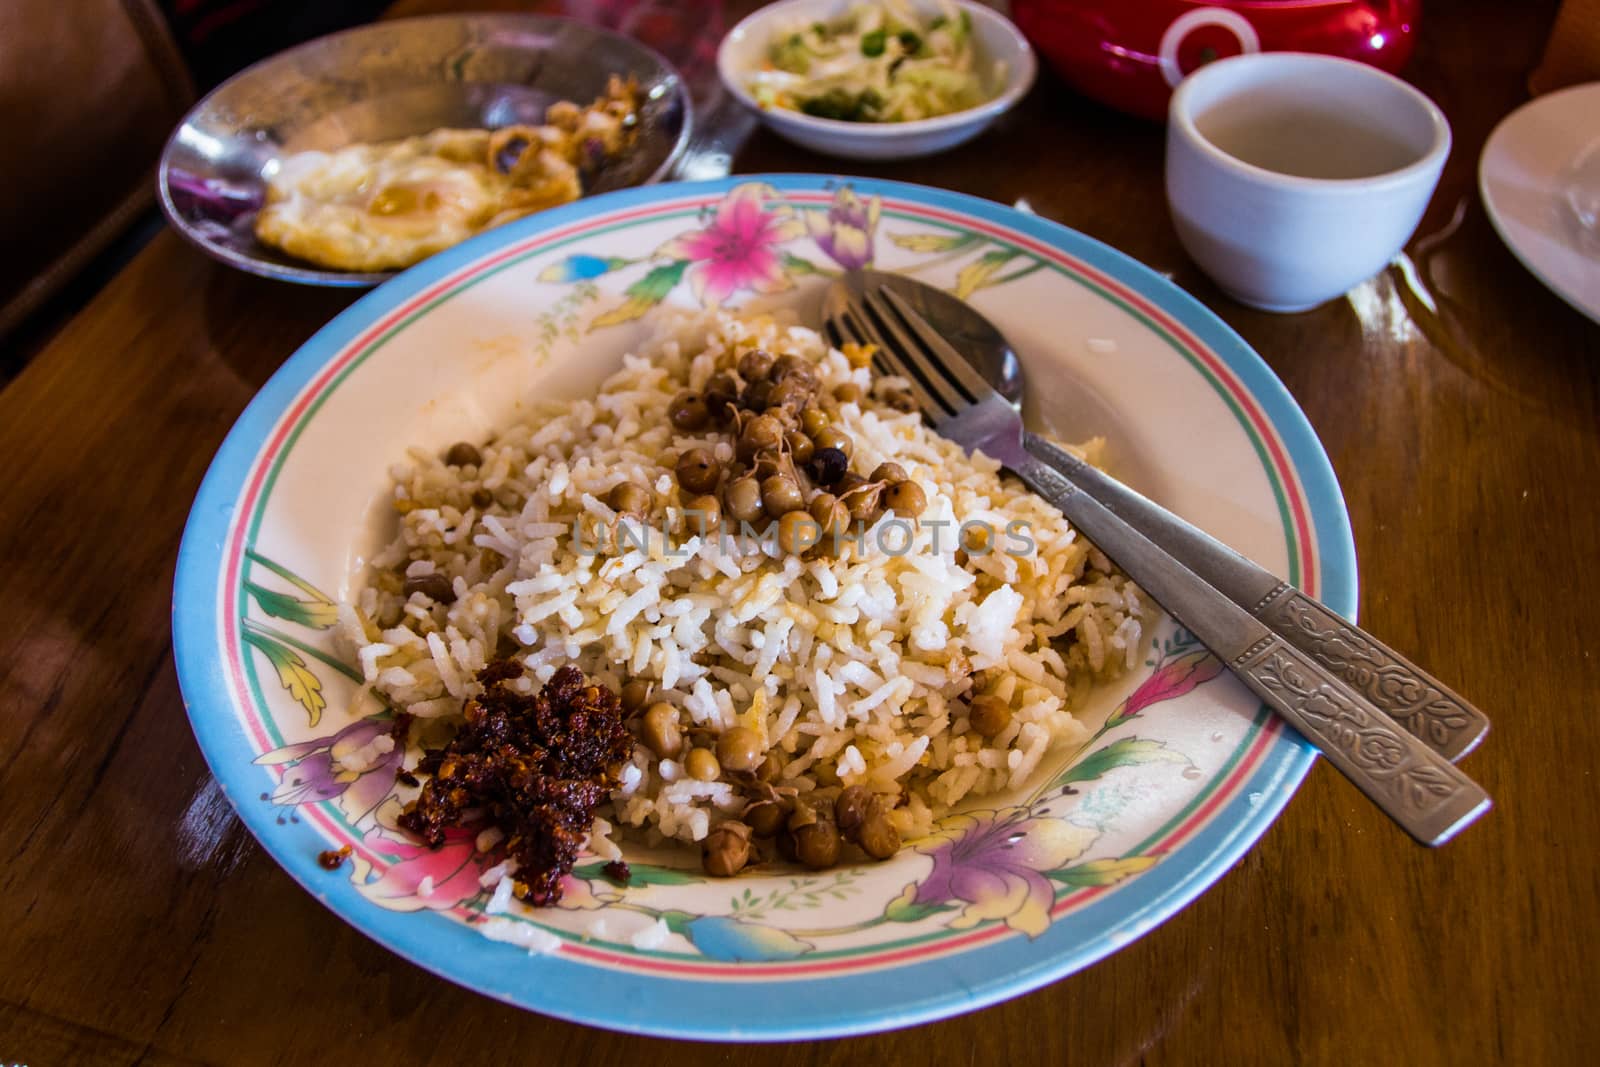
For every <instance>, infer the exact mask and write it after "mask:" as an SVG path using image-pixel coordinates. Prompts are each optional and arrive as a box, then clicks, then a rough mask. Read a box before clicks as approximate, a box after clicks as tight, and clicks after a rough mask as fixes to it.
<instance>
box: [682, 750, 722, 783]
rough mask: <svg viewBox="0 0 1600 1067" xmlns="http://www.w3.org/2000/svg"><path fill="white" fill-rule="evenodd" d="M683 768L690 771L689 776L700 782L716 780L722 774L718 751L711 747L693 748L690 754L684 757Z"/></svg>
mask: <svg viewBox="0 0 1600 1067" xmlns="http://www.w3.org/2000/svg"><path fill="white" fill-rule="evenodd" d="M683 769H684V770H686V771H688V772H689V777H690V778H693V779H694V780H695V781H698V782H714V781H716V780H717V778H718V777H719V776H720V775H721V774H722V766H721V764H719V763H718V762H717V756H716V753H714V752H712V751H711V750H710V749H709V748H691V749H690V750H689V754H688V755H687V756H685V757H684V758H683Z"/></svg>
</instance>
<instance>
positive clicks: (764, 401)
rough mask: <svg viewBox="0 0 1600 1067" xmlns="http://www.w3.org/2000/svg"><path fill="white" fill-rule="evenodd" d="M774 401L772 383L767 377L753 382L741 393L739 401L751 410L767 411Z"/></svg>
mask: <svg viewBox="0 0 1600 1067" xmlns="http://www.w3.org/2000/svg"><path fill="white" fill-rule="evenodd" d="M771 401H772V383H771V382H770V381H768V380H767V379H765V378H762V379H760V380H759V381H754V382H751V383H750V384H749V385H747V386H745V387H744V392H742V393H740V394H739V403H740V404H742V405H744V406H745V407H746V408H748V409H749V410H751V411H765V410H766V409H767V405H768V404H769V403H771Z"/></svg>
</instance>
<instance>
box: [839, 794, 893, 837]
mask: <svg viewBox="0 0 1600 1067" xmlns="http://www.w3.org/2000/svg"><path fill="white" fill-rule="evenodd" d="M881 808H882V805H881V803H880V802H879V801H878V795H877V794H876V793H874V792H873V791H872V790H871V789H868V788H867V787H866V786H864V785H852V786H846V787H845V789H844V791H843V792H841V793H840V794H839V796H838V799H836V800H835V801H834V802H833V819H834V821H835V822H837V823H838V824H839V831H840V833H842V834H844V835H845V837H851V836H853V835H854V834H855V832H856V831H857V830H858V829H860V828H861V824H862V823H864V822H866V821H867V819H868V818H870V817H871V816H873V815H876V814H877V813H878V811H879V810H880V809H881Z"/></svg>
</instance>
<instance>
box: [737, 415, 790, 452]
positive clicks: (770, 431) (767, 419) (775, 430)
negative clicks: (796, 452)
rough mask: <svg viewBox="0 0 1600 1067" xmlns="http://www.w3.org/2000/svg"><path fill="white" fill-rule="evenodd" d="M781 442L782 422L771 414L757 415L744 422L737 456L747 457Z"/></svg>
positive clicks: (776, 446)
mask: <svg viewBox="0 0 1600 1067" xmlns="http://www.w3.org/2000/svg"><path fill="white" fill-rule="evenodd" d="M782 444H783V424H782V423H780V422H779V421H778V420H777V418H775V417H774V416H772V415H757V416H756V417H755V418H753V419H751V420H750V421H749V422H747V423H745V424H744V430H743V432H741V433H740V434H739V456H740V458H741V459H749V458H750V457H752V456H754V455H756V454H757V453H758V452H764V451H766V450H767V449H769V448H778V447H779V446H781V445H782Z"/></svg>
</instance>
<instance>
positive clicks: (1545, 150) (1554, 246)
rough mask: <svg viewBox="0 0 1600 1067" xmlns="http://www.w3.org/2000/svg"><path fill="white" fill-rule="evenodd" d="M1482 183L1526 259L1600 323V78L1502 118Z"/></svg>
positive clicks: (1504, 232)
mask: <svg viewBox="0 0 1600 1067" xmlns="http://www.w3.org/2000/svg"><path fill="white" fill-rule="evenodd" d="M1478 189H1479V191H1480V192H1481V193H1482V195H1483V205H1484V208H1485V209H1486V210H1487V211H1488V213H1489V220H1490V221H1491V222H1492V223H1494V228H1495V229H1496V230H1497V231H1499V233H1500V237H1501V239H1502V240H1504V241H1505V243H1506V245H1507V246H1508V247H1509V248H1510V249H1511V251H1512V252H1513V253H1514V254H1515V255H1516V257H1517V258H1518V259H1520V260H1521V261H1522V264H1523V266H1525V267H1527V268H1528V269H1529V270H1530V271H1532V272H1533V275H1534V277H1536V278H1538V279H1539V280H1540V281H1541V282H1543V283H1544V284H1545V285H1546V286H1548V287H1549V288H1550V289H1551V290H1552V291H1554V292H1555V293H1556V294H1557V295H1558V296H1560V297H1561V298H1562V299H1563V300H1565V301H1567V302H1568V303H1569V304H1571V305H1572V306H1573V307H1575V308H1577V309H1578V310H1579V311H1581V312H1583V313H1584V314H1585V315H1587V316H1589V317H1590V318H1591V319H1594V320H1595V321H1596V322H1600V82H1591V83H1590V84H1588V85H1579V86H1575V87H1573V88H1571V89H1564V90H1562V91H1561V92H1558V93H1551V94H1550V95H1548V96H1542V97H1540V98H1539V99H1537V100H1534V101H1532V102H1531V103H1528V104H1526V105H1524V106H1523V107H1521V108H1518V109H1517V110H1516V111H1514V112H1512V113H1511V114H1510V115H1509V116H1507V117H1506V118H1505V119H1504V120H1503V121H1501V123H1500V125H1499V126H1497V127H1495V130H1494V132H1493V133H1492V134H1490V135H1489V140H1488V143H1487V144H1485V145H1484V148H1483V158H1482V159H1481V160H1480V162H1479V165H1478ZM1585 218H1586V219H1587V225H1585Z"/></svg>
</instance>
